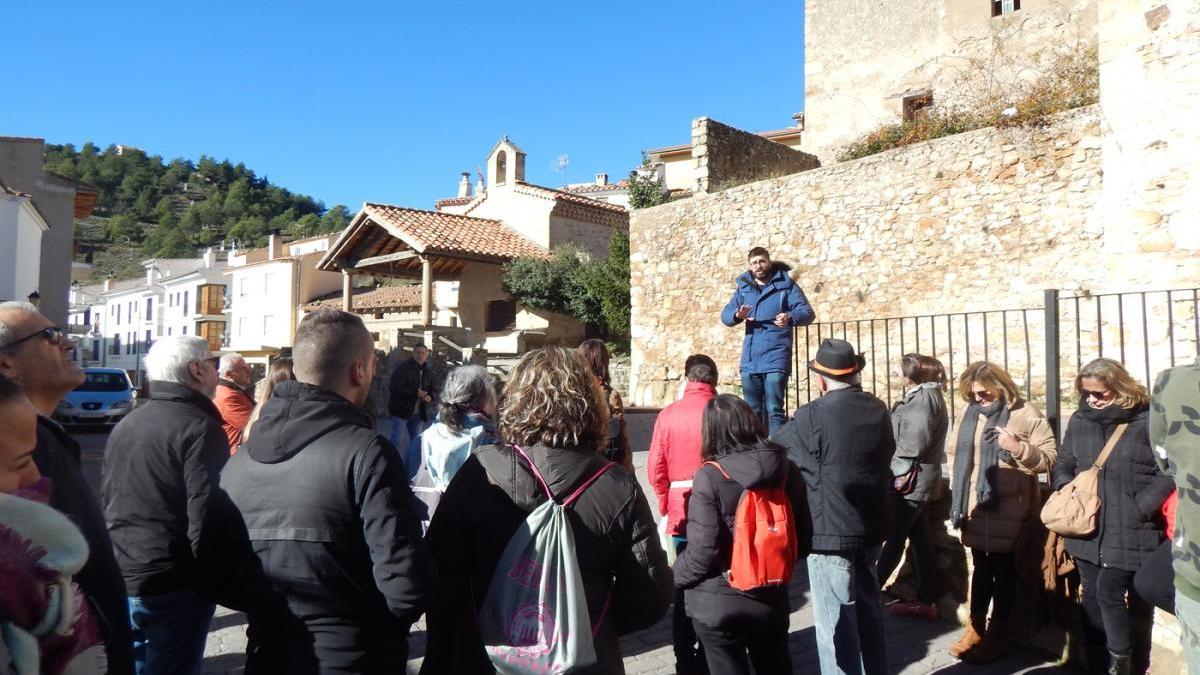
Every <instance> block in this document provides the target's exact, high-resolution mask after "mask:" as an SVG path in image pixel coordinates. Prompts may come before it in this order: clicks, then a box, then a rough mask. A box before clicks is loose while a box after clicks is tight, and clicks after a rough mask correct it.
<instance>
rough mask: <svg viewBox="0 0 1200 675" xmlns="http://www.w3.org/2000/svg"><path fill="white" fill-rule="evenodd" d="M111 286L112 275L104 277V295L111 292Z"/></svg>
mask: <svg viewBox="0 0 1200 675" xmlns="http://www.w3.org/2000/svg"><path fill="white" fill-rule="evenodd" d="M112 285H113V278H112V275H111V274H110V275H108V276H106V277H104V292H105V293H107V292H109V291H111V290H112Z"/></svg>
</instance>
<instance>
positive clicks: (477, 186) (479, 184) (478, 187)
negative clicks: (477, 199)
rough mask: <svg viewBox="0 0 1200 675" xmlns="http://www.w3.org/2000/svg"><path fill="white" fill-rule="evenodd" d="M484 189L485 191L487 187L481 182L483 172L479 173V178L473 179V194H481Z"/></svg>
mask: <svg viewBox="0 0 1200 675" xmlns="http://www.w3.org/2000/svg"><path fill="white" fill-rule="evenodd" d="M486 191H487V189H486V187H485V186H484V183H483V173H480V174H479V180H477V181H475V194H477V195H481V194H483V193H484V192H486Z"/></svg>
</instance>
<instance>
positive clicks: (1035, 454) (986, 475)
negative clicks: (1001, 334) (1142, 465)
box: [947, 361, 1058, 663]
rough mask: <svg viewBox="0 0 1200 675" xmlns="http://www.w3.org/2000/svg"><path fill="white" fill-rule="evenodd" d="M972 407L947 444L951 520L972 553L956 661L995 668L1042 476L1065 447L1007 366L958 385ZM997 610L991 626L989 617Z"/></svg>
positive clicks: (974, 370) (990, 367)
mask: <svg viewBox="0 0 1200 675" xmlns="http://www.w3.org/2000/svg"><path fill="white" fill-rule="evenodd" d="M958 395H959V396H960V397H961V398H962V400H963V401H964V402H965V403H966V405H964V406H963V407H962V408H961V410H960V412H959V413H958V416H957V419H956V420H955V422H954V429H955V433H954V435H953V436H948V440H949V442H952V443H953V446H950V445H947V448H951V447H952V448H953V455H954V471H953V474H952V483H951V485H952V488H951V489H952V491H953V501H952V502H951V505H950V520H951V521H952V522H953V523H954V526H955V527H957V528H958V529H959V530H960V531H961V536H962V543H963V545H964V546H966V547H968V548H970V549H971V561H972V563H973V565H974V572H973V573H972V575H971V602H970V610H971V613H970V621H969V622H968V624H967V628H966V630H965V631H964V632H963V635H962V637H961V638H960V639H959V640H958V642H956V643H955V644H954V645H953V646H952V647H950V654H951V655H953V656H956V657H958V658H960V659H962V660H963V661H966V662H968V663H988V662H991V661H995V660H996V659H998V658H1000V657H1002V656H1004V654H1006V653H1007V652H1008V647H1009V626H1008V621H1009V618H1010V617H1011V616H1012V608H1013V604H1014V602H1015V600H1016V595H1017V569H1016V562H1015V560H1014V559H1013V550H1014V549H1015V548H1016V544H1017V540H1018V539H1019V538H1020V535H1021V532H1022V530H1024V529H1025V526H1026V524H1027V523H1028V522H1029V521H1030V519H1032V518H1037V517H1038V506H1039V504H1040V503H1041V500H1040V499H1039V498H1038V496H1039V492H1038V485H1037V474H1039V473H1045V472H1047V471H1049V470H1050V467H1051V466H1053V465H1054V458H1055V457H1056V456H1057V454H1058V443H1057V441H1056V440H1055V438H1054V431H1053V430H1052V429H1051V428H1050V424H1049V423H1048V422H1047V421H1046V418H1045V416H1044V415H1042V411H1040V410H1038V409H1037V408H1036V407H1034V406H1033V405H1032V404H1031V403H1029V402H1028V401H1026V400H1024V399H1023V398H1021V390H1020V389H1018V388H1017V385H1016V384H1015V383H1014V382H1013V380H1012V377H1010V376H1009V374H1008V373H1007V372H1005V370H1004V369H1003V368H1001V367H1000V366H998V365H996V364H994V363H989V362H987V361H977V362H975V363H972V364H971V365H969V366H967V367H966V369H965V370H963V372H962V375H960V376H959V378H958ZM989 608H991V612H992V613H991V618H990V620H989V618H988V609H989Z"/></svg>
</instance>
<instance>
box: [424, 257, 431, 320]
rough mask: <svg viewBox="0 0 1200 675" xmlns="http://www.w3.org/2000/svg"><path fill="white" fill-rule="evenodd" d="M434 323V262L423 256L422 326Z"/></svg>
mask: <svg viewBox="0 0 1200 675" xmlns="http://www.w3.org/2000/svg"><path fill="white" fill-rule="evenodd" d="M431 323H433V260H432V259H431V258H430V257H429V256H427V255H423V256H421V324H422V325H425V326H428V325H430V324H431Z"/></svg>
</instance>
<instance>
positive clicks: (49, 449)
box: [0, 302, 133, 675]
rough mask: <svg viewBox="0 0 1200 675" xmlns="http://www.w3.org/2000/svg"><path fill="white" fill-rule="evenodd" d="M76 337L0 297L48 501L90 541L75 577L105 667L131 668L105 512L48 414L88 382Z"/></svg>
mask: <svg viewBox="0 0 1200 675" xmlns="http://www.w3.org/2000/svg"><path fill="white" fill-rule="evenodd" d="M74 351H75V343H74V342H72V341H71V339H70V338H69V337H67V334H66V333H65V332H64V331H63V330H62V329H61V328H59V327H57V326H55V325H54V324H53V323H52V322H51V321H50V320H49V319H47V318H46V317H44V316H42V315H41V314H40V313H38V310H37V308H36V307H34V306H33V305H31V304H29V303H27V302H0V374H2V375H7V376H8V377H10V378H12V379H13V380H16V381H17V382H18V383H20V384H21V387H22V388H23V389H24V390H25V395H26V396H27V397H28V398H29V400H30V401H31V402H32V403H33V405H34V407H35V408H36V409H37V411H38V418H37V448H36V449H35V450H34V452H33V461H34V463H35V464H37V467H38V470H39V471H41V473H42V475H43V476H46V477H47V478H49V479H50V481H51V483H52V485H51V488H52V490H51V494H50V506H53V507H54V508H55V509H57V510H59V511H61V512H63V513H65V514H67V516H69V517H70V518H71V520H72V521H73V522H74V523H75V525H77V526H78V527H79V529H80V531H81V532H83V536H84V538H85V539H87V543H88V551H89V553H88V560H87V564H86V565H84V566H83V569H82V570H80V571H79V574H77V575H76V576H75V581H76V582H77V583H78V584H79V587H80V588H81V589H82V590H83V593H84V595H86V596H87V597H88V599H89V600H90V601H91V602H92V605H93V607H94V608H95V609H96V611H97V613H98V614H99V615H100V619H101V621H100V624H101V628H102V629H103V630H104V635H103V636H102V637H103V639H104V645H105V651H106V652H107V656H108V672H109V673H114V674H118V675H130V674H131V673H132V672H133V657H132V655H131V654H130V651H129V646H130V637H129V609H128V607H127V604H126V603H127V599H126V596H125V582H124V581H123V580H122V578H121V569H120V568H119V567H118V566H117V561H116V558H115V557H114V556H113V545H112V541H111V540H110V539H109V536H108V530H107V529H106V528H105V525H104V513H103V512H102V511H101V510H100V504H99V503H98V502H97V501H96V495H95V494H94V493H93V492H92V488H91V486H89V485H88V484H87V481H86V480H85V479H84V477H83V471H82V465H81V462H80V459H81V458H80V452H79V444H78V443H77V442H75V439H74V438H72V437H71V435H70V434H68V433H67V431H66V430H65V429H63V428H62V426H60V425H59V424H58V423H57V422H55V421H54V420H53V419H51V415H52V414H53V413H54V408H55V407H57V406H58V403H59V402H60V401H62V399H63V397H64V396H66V395H67V392H69V391H71V390H72V389H74V388H75V387H77V386H79V385H80V384H82V383H83V380H84V376H83V371H81V370H80V369H79V366H78V365H76V363H75V361H74V360H73V359H72V358H71V354H72V352H74Z"/></svg>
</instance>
